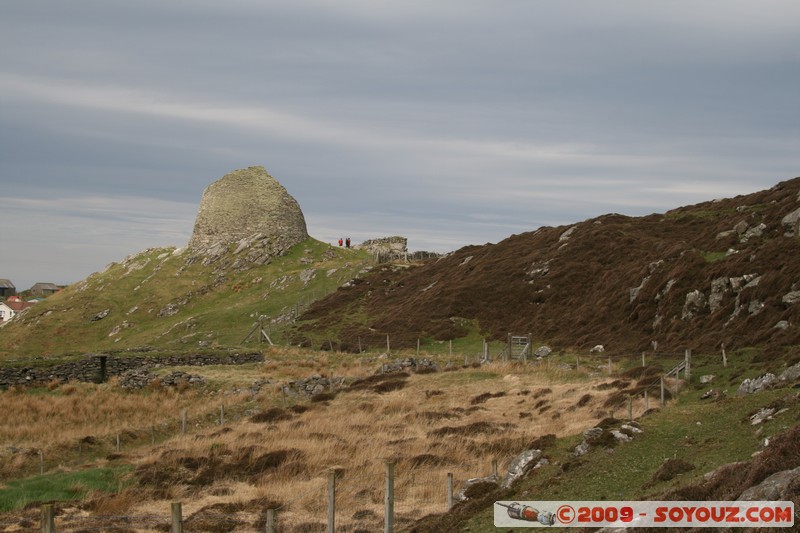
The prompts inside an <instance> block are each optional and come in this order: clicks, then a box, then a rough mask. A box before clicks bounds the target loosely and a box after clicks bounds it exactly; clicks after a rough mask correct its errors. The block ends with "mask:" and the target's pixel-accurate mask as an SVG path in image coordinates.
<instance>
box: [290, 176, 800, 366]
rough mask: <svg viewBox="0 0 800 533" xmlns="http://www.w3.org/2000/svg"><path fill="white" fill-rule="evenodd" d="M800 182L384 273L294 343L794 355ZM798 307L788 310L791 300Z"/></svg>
mask: <svg viewBox="0 0 800 533" xmlns="http://www.w3.org/2000/svg"><path fill="white" fill-rule="evenodd" d="M799 216H800V178H797V179H793V180H790V181H786V182H783V183H780V184H778V185H776V186H775V187H773V188H772V189H770V190H767V191H762V192H758V193H755V194H750V195H746V196H738V197H735V198H731V199H723V200H713V201H708V202H705V203H702V204H697V205H693V206H688V207H682V208H678V209H674V210H672V211H668V212H667V213H664V214H653V215H650V216H646V217H638V218H632V217H626V216H622V215H616V214H610V215H605V216H601V217H598V218H594V219H590V220H586V221H583V222H578V223H576V224H573V225H571V226H562V227H557V228H552V227H544V228H540V229H538V230H537V231H533V232H530V233H523V234H520V235H513V236H511V237H509V238H507V239H505V240H503V241H502V242H499V243H497V244H487V245H484V246H468V247H465V248H462V249H460V250H458V251H456V252H454V253H452V254H450V255H448V256H446V257H444V258H440V259H438V260H434V261H430V262H427V263H424V264H418V265H413V266H410V267H408V266H397V265H388V264H387V265H384V266H383V267H382V268H379V269H376V270H374V271H373V272H371V273H370V274H369V275H367V276H365V277H363V278H362V279H358V280H354V281H353V282H351V283H349V284H346V285H345V286H344V287H342V288H340V289H339V290H338V291H336V292H335V293H334V294H332V295H330V296H328V297H327V298H325V299H323V300H321V301H319V302H317V303H316V304H315V305H314V306H312V307H311V308H310V309H309V310H308V311H307V312H306V313H305V314H303V315H302V316H301V317H300V322H299V324H298V326H297V327H296V332H295V339H296V340H297V341H298V342H305V343H306V344H311V345H315V344H316V345H319V346H321V345H323V344H325V343H329V342H332V343H334V345H336V343H338V346H336V347H338V348H341V349H343V350H353V349H354V348H356V346H357V343H359V342H362V343H363V342H371V343H372V344H375V343H378V342H380V340H381V339H384V338H385V337H386V335H390V337H391V338H392V342H393V343H394V344H397V345H398V346H400V345H405V346H412V345H413V344H414V343H416V339H417V338H420V337H421V338H423V339H436V340H447V339H453V338H458V337H462V336H464V335H467V334H468V333H473V334H474V333H475V332H476V331H477V333H478V334H479V335H482V336H486V337H487V338H493V339H498V340H499V339H505V337H506V335H507V334H508V333H515V334H525V333H532V334H533V337H534V339H536V341H537V342H540V343H543V344H549V345H551V346H552V347H554V348H572V349H579V350H583V349H589V348H591V347H593V346H595V345H597V344H602V345H604V346H605V348H606V349H607V350H611V351H615V352H620V351H629V350H635V351H642V350H649V349H651V348H652V342H653V341H656V342H657V343H658V347H659V350H661V349H664V350H672V349H679V348H686V347H691V348H695V349H702V350H716V349H719V348H720V346H721V345H722V344H724V345H725V346H726V347H728V348H733V349H737V348H743V347H748V346H755V345H763V346H764V347H766V348H767V349H768V350H767V353H768V354H769V353H770V350H776V351H778V352H783V351H784V348H786V347H790V346H794V345H797V344H800V329H798V324H800V292H799V291H800V236H798V217H799ZM796 302H797V303H796Z"/></svg>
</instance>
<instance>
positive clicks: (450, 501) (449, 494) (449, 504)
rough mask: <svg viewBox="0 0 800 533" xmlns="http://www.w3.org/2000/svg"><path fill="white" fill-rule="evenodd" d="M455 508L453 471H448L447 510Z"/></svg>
mask: <svg viewBox="0 0 800 533" xmlns="http://www.w3.org/2000/svg"><path fill="white" fill-rule="evenodd" d="M452 508H453V473H452V472H448V473H447V510H448V511H449V510H450V509H452Z"/></svg>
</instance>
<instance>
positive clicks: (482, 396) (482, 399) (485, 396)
mask: <svg viewBox="0 0 800 533" xmlns="http://www.w3.org/2000/svg"><path fill="white" fill-rule="evenodd" d="M505 395H506V393H505V392H503V391H500V392H494V393H492V392H484V393H483V394H479V395H478V396H475V397H474V398H472V399H471V400H470V401H469V403H470V405H478V404H480V403H485V402H486V401H487V400H489V399H491V398H502V397H503V396H505Z"/></svg>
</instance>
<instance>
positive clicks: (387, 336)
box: [386, 333, 392, 353]
mask: <svg viewBox="0 0 800 533" xmlns="http://www.w3.org/2000/svg"><path fill="white" fill-rule="evenodd" d="M386 353H392V347H391V345H390V344H389V334H388V333H387V334H386Z"/></svg>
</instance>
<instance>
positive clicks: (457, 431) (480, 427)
mask: <svg viewBox="0 0 800 533" xmlns="http://www.w3.org/2000/svg"><path fill="white" fill-rule="evenodd" d="M502 429H503V427H502V426H501V425H497V424H491V423H489V422H473V423H472V424H467V425H466V426H445V427H442V428H439V429H436V430H433V431H430V432H428V436H429V437H444V436H447V435H463V436H475V435H491V434H493V433H498V432H499V431H502Z"/></svg>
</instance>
